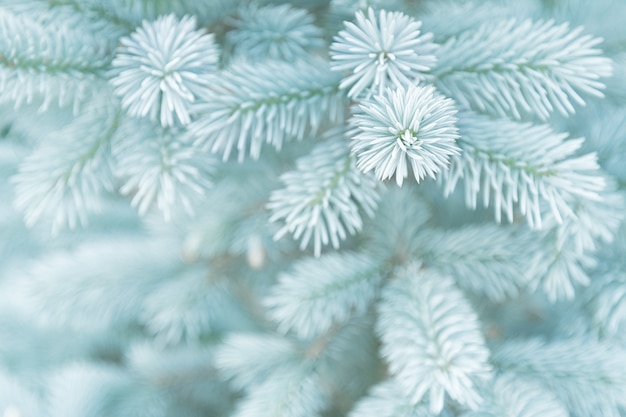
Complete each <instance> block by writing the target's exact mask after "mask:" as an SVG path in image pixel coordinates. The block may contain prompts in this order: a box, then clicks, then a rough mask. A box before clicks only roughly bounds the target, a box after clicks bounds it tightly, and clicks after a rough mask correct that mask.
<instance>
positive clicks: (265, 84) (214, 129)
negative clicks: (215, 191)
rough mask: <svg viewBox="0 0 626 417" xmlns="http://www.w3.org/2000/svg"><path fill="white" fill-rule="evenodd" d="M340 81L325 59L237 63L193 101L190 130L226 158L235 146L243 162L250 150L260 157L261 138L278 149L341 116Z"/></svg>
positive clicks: (199, 142)
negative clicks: (196, 100)
mask: <svg viewBox="0 0 626 417" xmlns="http://www.w3.org/2000/svg"><path fill="white" fill-rule="evenodd" d="M275 74H281V77H280V78H277V77H275ZM338 83H339V79H338V77H337V76H336V75H335V74H333V73H332V72H331V71H330V70H329V69H328V64H327V63H326V62H321V61H316V62H297V63H295V64H294V65H291V64H287V63H283V62H271V61H269V62H265V63H260V64H243V63H242V64H238V65H234V66H232V67H230V68H227V69H225V70H224V71H222V72H221V73H218V74H217V77H216V78H215V81H214V83H213V84H212V86H211V90H210V91H207V92H206V93H203V94H202V96H201V101H200V102H199V103H197V104H196V105H194V107H193V109H194V110H195V113H196V114H197V115H198V116H197V118H196V120H195V121H194V122H193V123H191V125H190V126H189V131H190V133H191V135H192V137H194V138H195V139H196V142H195V143H196V144H197V145H199V146H200V147H202V148H204V149H210V150H211V152H214V153H216V152H219V153H222V154H223V158H224V160H226V159H228V158H229V156H230V154H231V152H232V151H233V150H234V149H236V150H237V152H238V154H239V160H240V161H242V160H243V158H244V156H245V154H246V153H249V154H250V156H251V157H252V158H254V159H257V158H258V157H259V155H260V152H261V148H262V146H263V142H266V143H268V144H271V145H273V146H274V147H275V148H276V149H280V148H281V147H282V144H283V142H284V141H286V140H288V139H291V138H296V139H299V140H300V139H302V138H303V137H304V136H305V134H307V135H314V134H315V133H316V132H317V131H318V130H319V129H320V125H321V124H322V123H325V122H329V123H331V124H332V123H336V122H339V121H341V120H343V108H344V97H343V94H341V92H340V90H339V86H338ZM261 132H264V134H261Z"/></svg>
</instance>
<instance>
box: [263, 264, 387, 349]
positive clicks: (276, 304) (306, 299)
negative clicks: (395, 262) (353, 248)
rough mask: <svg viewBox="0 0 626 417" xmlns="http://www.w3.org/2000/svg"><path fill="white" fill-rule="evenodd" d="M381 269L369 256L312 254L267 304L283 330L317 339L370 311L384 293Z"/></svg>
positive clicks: (286, 275) (285, 275)
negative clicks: (315, 256)
mask: <svg viewBox="0 0 626 417" xmlns="http://www.w3.org/2000/svg"><path fill="white" fill-rule="evenodd" d="M380 268H381V266H380V265H379V264H378V263H377V262H376V261H375V260H373V259H372V258H371V256H369V255H365V254H356V253H348V252H345V253H341V254H328V255H324V256H322V257H320V258H307V259H304V260H302V261H299V262H298V263H296V264H295V265H294V266H293V267H292V269H291V270H290V271H288V272H286V273H283V274H281V275H280V276H279V282H278V284H277V285H276V286H274V288H273V290H272V292H271V293H270V295H269V297H268V298H267V299H266V303H265V304H266V305H267V306H268V308H269V311H270V317H271V318H272V319H273V320H274V321H275V322H277V323H278V329H279V331H281V332H287V331H292V332H294V333H296V334H297V335H299V336H300V337H304V338H309V337H313V336H316V335H319V334H321V333H323V332H326V331H328V330H329V329H330V328H331V326H332V325H333V324H337V323H339V324H341V323H344V322H346V321H347V320H348V319H350V318H351V317H352V316H358V315H360V314H364V313H365V312H366V310H367V309H368V307H369V306H370V304H371V303H372V301H373V300H374V299H375V297H376V296H377V295H378V290H379V286H380V285H381V282H382V274H381V273H380Z"/></svg>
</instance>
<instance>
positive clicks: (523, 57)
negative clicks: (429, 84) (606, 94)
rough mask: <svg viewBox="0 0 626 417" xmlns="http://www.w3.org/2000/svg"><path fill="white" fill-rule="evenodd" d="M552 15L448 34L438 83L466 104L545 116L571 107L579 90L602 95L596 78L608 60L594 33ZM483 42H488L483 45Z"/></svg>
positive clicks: (485, 109) (578, 99) (605, 71)
mask: <svg viewBox="0 0 626 417" xmlns="http://www.w3.org/2000/svg"><path fill="white" fill-rule="evenodd" d="M581 32H582V28H576V29H573V30H570V28H569V26H568V25H567V24H560V25H556V24H555V23H554V22H553V21H547V22H542V21H538V22H532V21H531V20H526V21H523V22H517V21H516V20H515V19H508V20H505V21H496V22H495V23H494V22H487V23H484V24H483V25H481V26H480V27H479V28H478V29H476V30H473V31H472V30H468V31H466V32H464V33H462V34H461V35H459V36H458V37H454V38H451V39H450V40H449V41H448V42H446V43H445V44H443V45H442V47H441V48H440V49H439V50H438V53H437V58H438V64H437V67H436V68H435V69H434V71H433V72H434V74H435V77H436V84H437V86H438V88H440V89H441V91H443V92H444V93H445V94H446V95H448V96H450V97H452V98H454V99H455V100H456V101H457V103H458V104H459V105H461V106H462V107H464V108H465V109H473V110H475V111H479V112H487V113H491V114H496V115H499V116H504V117H508V116H510V115H512V116H513V117H515V118H516V119H520V118H522V115H523V114H524V113H532V114H536V115H537V116H539V117H540V118H542V119H544V120H545V119H547V118H548V116H549V115H550V113H551V112H552V111H553V110H554V109H556V110H558V111H559V112H560V113H562V114H563V115H568V114H571V113H574V106H573V105H572V102H571V101H574V102H575V103H577V104H579V105H583V104H584V100H583V98H582V97H581V96H580V94H579V93H586V94H590V95H594V96H597V97H602V93H601V91H600V90H601V89H602V88H603V87H604V85H603V84H602V83H601V82H600V81H599V79H600V78H602V77H608V76H610V75H611V72H612V68H611V61H610V60H609V59H608V58H605V57H603V56H601V52H600V50H599V49H596V48H595V47H596V46H597V45H598V44H599V43H600V42H601V40H600V39H598V38H593V37H592V36H589V35H581ZM485 45H489V47H488V48H485Z"/></svg>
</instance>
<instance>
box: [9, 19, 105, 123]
mask: <svg viewBox="0 0 626 417" xmlns="http://www.w3.org/2000/svg"><path fill="white" fill-rule="evenodd" d="M108 50H109V45H108V41H107V40H106V39H105V40H101V39H98V38H97V37H96V36H92V35H91V34H89V33H86V32H84V31H82V30H80V29H78V30H77V29H74V28H71V27H68V26H66V25H62V24H58V22H53V23H49V24H46V23H45V22H39V21H37V20H36V19H33V18H32V17H31V16H29V15H27V14H15V13H12V12H11V11H10V10H8V9H7V8H5V7H2V8H0V92H2V96H3V100H6V99H8V100H10V101H11V102H12V103H13V105H14V106H15V107H16V108H17V107H19V106H21V105H22V104H25V103H31V102H34V101H37V100H40V101H41V104H40V108H41V109H42V110H46V109H48V108H49V107H50V105H51V104H58V105H59V106H72V107H73V109H74V111H75V112H77V111H78V108H79V105H80V104H81V103H82V102H84V101H85V100H86V98H87V97H89V96H90V95H91V94H92V93H93V92H97V91H98V90H99V89H100V88H101V87H102V81H103V79H104V73H105V70H106V68H107V67H108V65H109V62H110V54H109V52H108Z"/></svg>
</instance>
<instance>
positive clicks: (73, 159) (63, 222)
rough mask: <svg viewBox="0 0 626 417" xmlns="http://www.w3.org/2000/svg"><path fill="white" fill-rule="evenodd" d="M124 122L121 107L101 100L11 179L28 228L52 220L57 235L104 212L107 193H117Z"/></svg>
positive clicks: (49, 140)
mask: <svg viewBox="0 0 626 417" xmlns="http://www.w3.org/2000/svg"><path fill="white" fill-rule="evenodd" d="M120 123H121V118H120V113H119V109H116V108H115V107H111V106H110V105H109V103H108V102H104V103H101V102H97V101H96V103H94V104H93V105H92V106H90V108H88V109H86V110H85V111H84V113H83V114H82V115H81V116H79V117H78V118H77V119H75V120H74V121H73V122H72V123H71V124H69V125H67V126H65V127H63V128H62V129H61V130H60V131H57V132H54V133H53V134H51V135H50V136H51V137H49V138H46V140H45V141H42V144H41V145H40V146H39V147H38V148H37V149H36V150H35V151H34V152H33V153H32V154H31V155H30V156H29V157H27V158H26V159H25V160H24V161H23V162H22V163H21V164H20V168H19V172H18V173H17V174H16V175H15V176H13V177H12V179H11V180H12V182H13V183H14V184H15V187H16V198H15V206H16V207H17V208H18V210H20V211H23V212H24V220H25V222H26V225H27V226H29V227H32V226H34V225H35V224H36V223H38V222H40V221H44V220H51V223H52V234H53V235H56V234H58V233H59V232H60V231H61V230H62V229H63V228H64V227H69V228H70V229H73V228H75V227H76V226H77V225H78V224H79V223H80V224H82V225H85V224H86V223H87V221H88V214H89V213H92V212H95V211H98V210H99V209H100V207H101V201H102V199H103V197H104V194H105V193H106V192H111V191H113V174H112V170H111V166H110V163H111V158H110V154H111V142H112V141H113V139H114V137H115V135H117V134H118V129H119V125H120Z"/></svg>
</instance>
